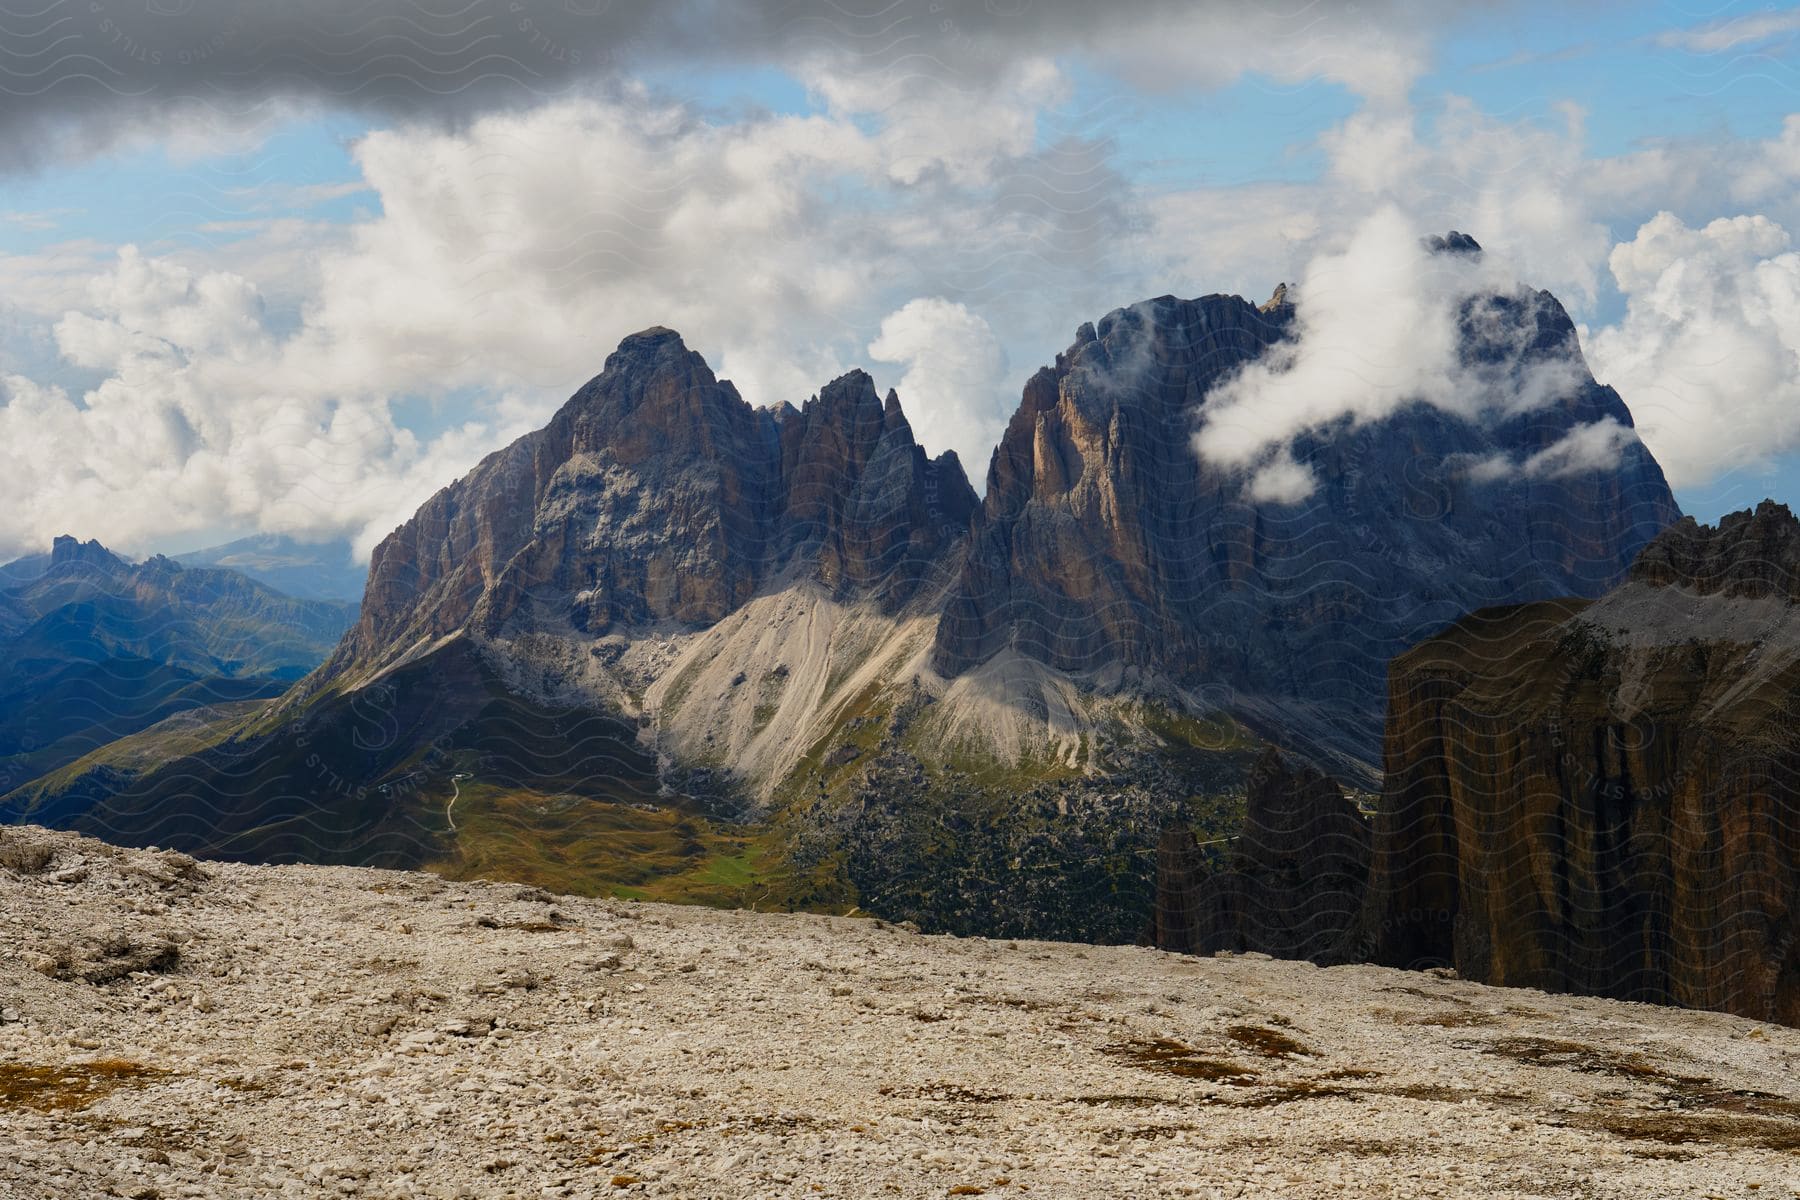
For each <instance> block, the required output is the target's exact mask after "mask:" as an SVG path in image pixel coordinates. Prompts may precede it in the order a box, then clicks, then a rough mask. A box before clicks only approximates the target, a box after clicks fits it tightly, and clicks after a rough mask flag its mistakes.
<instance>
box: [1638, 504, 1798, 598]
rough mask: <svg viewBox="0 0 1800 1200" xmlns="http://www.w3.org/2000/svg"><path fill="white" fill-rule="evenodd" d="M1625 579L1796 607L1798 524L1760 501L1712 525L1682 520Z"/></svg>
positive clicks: (1654, 543)
mask: <svg viewBox="0 0 1800 1200" xmlns="http://www.w3.org/2000/svg"><path fill="white" fill-rule="evenodd" d="M1630 578H1631V579H1632V580H1633V581H1634V582H1637V583H1647V584H1651V585H1653V586H1658V587H1680V588H1685V589H1687V590H1690V591H1696V592H1701V593H1719V594H1723V595H1728V596H1785V597H1786V598H1788V599H1789V600H1793V601H1795V602H1800V520H1797V519H1796V518H1795V517H1794V514H1793V511H1792V510H1791V509H1789V508H1788V506H1787V505H1785V504H1778V503H1776V502H1775V501H1774V500H1764V501H1763V502H1762V503H1760V504H1758V505H1757V506H1756V507H1755V508H1754V509H1744V510H1742V511H1740V512H1734V513H1729V514H1727V515H1726V516H1724V517H1721V518H1720V519H1719V523H1718V524H1717V525H1716V526H1715V525H1703V524H1701V523H1700V522H1699V521H1696V520H1695V519H1694V518H1693V517H1683V518H1681V520H1679V521H1677V522H1675V523H1674V524H1673V525H1671V526H1669V527H1668V528H1667V529H1665V530H1663V531H1662V533H1660V534H1658V535H1657V536H1656V538H1655V539H1654V540H1653V541H1651V543H1650V544H1649V545H1647V546H1645V547H1644V549H1643V552H1642V553H1640V554H1639V555H1638V558H1637V561H1636V562H1634V563H1633V564H1632V566H1631V575H1630Z"/></svg>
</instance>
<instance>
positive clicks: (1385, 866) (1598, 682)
mask: <svg viewBox="0 0 1800 1200" xmlns="http://www.w3.org/2000/svg"><path fill="white" fill-rule="evenodd" d="M1797 579H1800V522H1796V521H1795V519H1794V517H1793V516H1792V514H1791V513H1789V511H1788V510H1787V509H1786V508H1785V507H1782V506H1779V505H1775V504H1773V503H1767V502H1765V503H1764V504H1763V505H1762V506H1761V507H1759V508H1758V509H1757V510H1756V511H1755V512H1754V513H1748V512H1746V513H1739V514H1736V515H1735V516H1732V517H1727V518H1726V519H1725V520H1723V521H1722V522H1721V523H1720V525H1719V526H1718V527H1717V528H1707V527H1704V526H1700V525H1696V524H1695V523H1693V522H1692V521H1683V522H1681V523H1680V524H1678V525H1676V526H1674V527H1673V528H1671V529H1670V530H1668V531H1667V532H1666V533H1664V534H1663V535H1662V536H1661V537H1660V538H1658V539H1657V540H1656V541H1655V542H1654V543H1652V544H1651V545H1650V546H1649V547H1648V548H1647V549H1646V550H1645V551H1644V553H1643V554H1642V555H1641V556H1640V558H1639V560H1638V562H1637V564H1636V565H1635V566H1634V567H1633V569H1632V571H1631V578H1630V581H1629V582H1627V583H1626V584H1625V585H1623V586H1622V587H1620V588H1618V589H1616V590H1615V591H1613V592H1611V593H1609V594H1608V595H1606V596H1605V597H1604V598H1602V599H1600V600H1598V601H1596V602H1594V603H1591V604H1589V603H1584V602H1581V601H1573V600H1564V601H1557V602H1551V603H1542V604H1533V605H1526V606H1523V607H1518V608H1511V609H1501V610H1490V611H1487V612H1482V613H1477V614H1476V615H1474V616H1472V617H1470V618H1468V619H1466V620H1464V621H1462V622H1460V623H1459V624H1457V625H1456V626H1455V627H1453V628H1451V629H1449V630H1447V631H1445V632H1444V633H1443V634H1442V635H1441V636H1439V637H1436V638H1433V639H1431V640H1429V641H1427V642H1425V643H1424V644H1422V645H1420V646H1419V647H1417V648H1416V649H1414V650H1412V651H1410V652H1408V653H1407V654H1405V655H1403V656H1401V657H1400V658H1399V659H1397V660H1396V661H1395V663H1394V666H1393V671H1392V679H1391V685H1390V689H1389V699H1390V704H1389V712H1388V723H1387V754H1386V767H1387V786H1386V795H1385V796H1384V799H1383V804H1382V811H1381V813H1380V816H1379V817H1378V822H1377V828H1376V838H1375V855H1374V866H1373V873H1372V877H1371V883H1370V894H1369V899H1368V905H1367V908H1366V910H1365V913H1364V917H1363V921H1362V930H1361V933H1360V935H1359V936H1358V937H1357V938H1355V939H1353V940H1352V941H1350V942H1349V943H1347V944H1346V946H1345V948H1344V950H1345V954H1346V955H1347V956H1349V957H1358V958H1361V957H1368V958H1373V959H1374V960H1375V961H1378V962H1382V963H1389V964H1394V965H1417V964H1422V963H1450V964H1454V965H1455V967H1456V968H1457V969H1458V970H1459V971H1460V972H1462V973H1463V974H1464V975H1465V976H1467V977H1469V978H1472V979H1478V980H1483V981H1486V982H1490V983H1500V984H1509V985H1521V986H1530V987H1539V988H1544V989H1546V990H1551V991H1573V992H1583V993H1591V994H1598V995H1606V996H1614V997H1619V998H1625V999H1632V1000H1643V1001H1652V1002H1658V1003H1675V1004H1682V1005H1689V1006H1693V1007H1698V1008H1711V1009H1722V1010H1725V1011H1728V1012H1734V1013H1739V1014H1742V1015H1745V1016H1750V1017H1756V1018H1759V1019H1764V1020H1774V1021H1781V1022H1785V1023H1787V1024H1800V738H1797V737H1796V730H1800V588H1797V587H1796V580H1797Z"/></svg>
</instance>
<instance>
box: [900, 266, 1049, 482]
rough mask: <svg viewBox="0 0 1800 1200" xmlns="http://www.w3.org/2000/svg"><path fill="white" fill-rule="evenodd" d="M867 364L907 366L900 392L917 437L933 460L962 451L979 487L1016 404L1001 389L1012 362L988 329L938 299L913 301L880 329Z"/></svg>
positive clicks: (965, 465) (972, 316) (974, 317)
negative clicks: (947, 452) (935, 455)
mask: <svg viewBox="0 0 1800 1200" xmlns="http://www.w3.org/2000/svg"><path fill="white" fill-rule="evenodd" d="M869 357H871V358H873V359H874V360H875V361H876V362H886V363H901V364H904V366H905V373H904V374H903V375H902V376H901V377H900V382H899V384H898V385H897V390H898V391H899V393H900V404H901V407H902V408H904V409H905V411H906V417H907V420H908V421H909V422H910V423H911V424H912V428H913V436H914V437H915V438H917V439H918V441H919V444H920V445H922V446H924V447H925V449H926V450H927V451H929V452H931V453H933V454H936V453H938V452H940V451H943V450H954V451H956V455H957V457H958V458H960V459H961V460H962V464H963V470H964V471H966V472H967V473H968V474H969V476H970V478H971V480H972V481H973V482H974V483H975V486H976V487H978V488H979V487H980V486H981V483H982V480H983V479H984V478H985V474H984V473H985V472H986V470H987V464H988V457H989V455H990V453H991V452H992V450H993V448H994V445H995V444H996V443H997V442H998V441H999V440H1000V434H1001V433H1002V432H1003V431H1004V430H1005V428H1006V419H1007V417H1008V415H1009V414H1010V413H1011V412H1012V409H1013V406H1014V404H1015V403H1016V401H1015V400H1014V399H1013V398H1012V397H1010V396H1007V395H1006V394H1005V393H1004V392H1003V390H1002V386H1001V385H1002V378H1003V376H1004V375H1005V372H1006V355H1005V353H1004V352H1003V351H1002V350H1001V348H1000V339H999V338H997V337H995V336H994V331H993V330H992V329H991V328H990V327H989V326H988V323H987V322H986V321H985V320H983V319H982V318H981V317H980V316H979V315H978V314H976V313H973V312H970V311H969V310H968V309H967V308H965V307H964V306H963V305H961V304H953V303H951V302H950V301H948V300H944V299H942V298H939V297H935V296H934V297H926V298H921V299H917V300H909V301H908V302H907V303H906V304H905V305H904V306H902V307H901V308H899V309H897V310H895V311H894V312H892V313H889V314H888V316H887V317H886V318H885V319H884V320H883V321H882V322H881V333H880V334H879V335H878V336H877V337H876V338H875V340H874V341H872V342H870V343H869Z"/></svg>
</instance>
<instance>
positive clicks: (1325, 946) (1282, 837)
mask: <svg viewBox="0 0 1800 1200" xmlns="http://www.w3.org/2000/svg"><path fill="white" fill-rule="evenodd" d="M1214 864H1217V865H1216V867H1215V866H1214ZM1368 877H1369V823H1368V820H1367V818H1365V817H1364V816H1363V815H1362V814H1361V813H1360V812H1358V811H1357V808H1356V806H1355V805H1354V804H1352V803H1351V802H1350V801H1349V800H1348V799H1347V798H1345V796H1344V793H1343V790H1342V789H1341V788H1340V787H1339V786H1338V785H1337V784H1336V783H1335V782H1334V781H1332V780H1331V779H1329V778H1327V777H1326V776H1325V775H1323V774H1321V773H1320V772H1318V771H1317V770H1314V769H1313V768H1311V767H1306V766H1294V765H1292V764H1289V763H1288V762H1287V761H1286V760H1285V759H1284V758H1283V757H1282V755H1281V754H1280V752H1279V751H1276V750H1274V749H1270V750H1268V751H1267V752H1265V753H1264V755H1263V757H1262V758H1261V759H1259V760H1258V762H1257V764H1256V767H1255V769H1254V770H1252V771H1251V773H1250V778H1249V787H1248V791H1247V795H1246V807H1245V812H1244V825H1243V831H1242V832H1241V833H1240V834H1239V835H1238V836H1237V837H1236V838H1235V839H1233V840H1232V841H1231V842H1230V849H1229V850H1228V851H1226V852H1224V853H1222V854H1215V855H1211V856H1208V855H1206V854H1205V853H1204V852H1203V850H1202V848H1201V847H1200V845H1199V844H1198V843H1197V842H1196V840H1195V838H1194V834H1193V831H1192V830H1191V828H1189V827H1188V826H1186V825H1173V826H1170V827H1169V828H1168V829H1167V830H1165V831H1164V833H1163V839H1162V844H1161V845H1160V846H1159V847H1158V852H1157V890H1156V912H1155V918H1154V921H1155V923H1154V929H1153V933H1152V942H1153V944H1154V945H1155V946H1156V947H1157V948H1158V949H1160V950H1171V951H1177V952H1181V953H1188V954H1215V953H1218V952H1219V951H1232V952H1242V951H1246V950H1250V951H1257V952H1260V953H1263V954H1271V955H1274V956H1275V957H1277V958H1304V959H1311V960H1314V961H1325V960H1326V959H1328V958H1329V957H1330V956H1331V955H1332V953H1333V951H1334V950H1335V948H1336V946H1337V944H1338V943H1339V942H1340V941H1341V940H1342V939H1343V937H1344V935H1345V934H1346V933H1347V932H1348V931H1350V930H1351V929H1353V928H1354V927H1355V924H1356V919H1357V916H1358V914H1359V913H1360V911H1361V909H1362V904H1363V893H1364V889H1365V887H1366V886H1367V883H1368Z"/></svg>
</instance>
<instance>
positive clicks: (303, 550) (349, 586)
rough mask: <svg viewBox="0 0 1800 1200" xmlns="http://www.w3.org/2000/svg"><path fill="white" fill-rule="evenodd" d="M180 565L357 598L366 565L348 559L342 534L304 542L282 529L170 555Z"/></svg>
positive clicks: (308, 595)
mask: <svg viewBox="0 0 1800 1200" xmlns="http://www.w3.org/2000/svg"><path fill="white" fill-rule="evenodd" d="M174 559H175V561H176V562H178V563H180V564H181V565H182V566H184V567H225V568H228V569H230V570H233V571H238V572H241V573H242V574H244V575H248V576H249V577H250V578H252V579H254V580H256V581H257V582H258V583H264V584H267V585H268V586H270V587H272V588H274V589H275V590H276V591H278V592H282V593H284V594H285V595H289V596H295V597H298V598H299V599H301V600H340V601H346V602H349V603H352V604H354V603H357V602H359V601H360V600H361V599H362V594H363V589H364V587H366V586H367V585H368V581H369V572H368V568H367V567H364V566H359V565H357V563H356V562H355V561H354V559H353V554H352V551H351V547H350V543H349V542H348V541H345V540H344V539H342V538H335V539H331V540H328V541H323V542H303V541H300V540H299V539H297V538H293V537H290V536H288V535H286V534H278V533H258V534H252V535H251V536H249V537H244V538H239V539H237V540H236V541H232V542H226V543H224V544H223V545H219V546H209V547H207V548H206V549H204V550H192V551H189V552H188V553H186V554H177V555H175V556H174Z"/></svg>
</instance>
